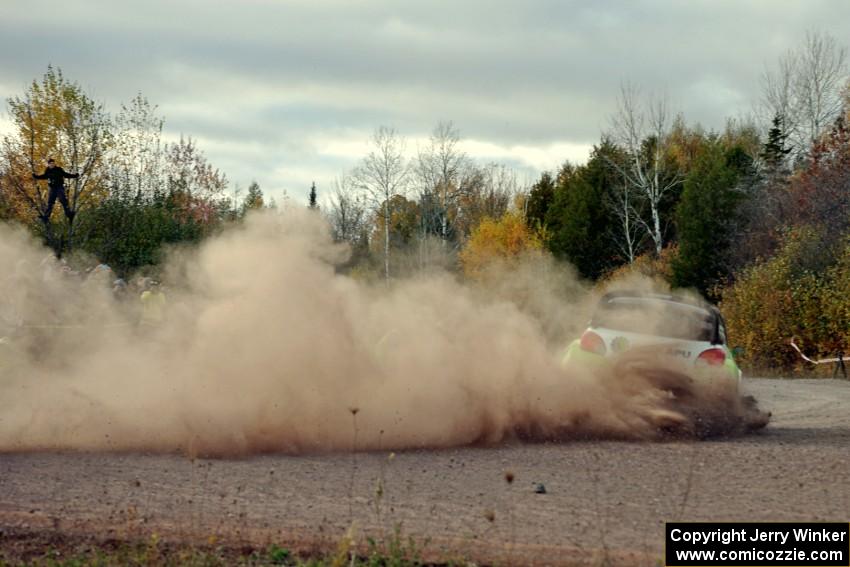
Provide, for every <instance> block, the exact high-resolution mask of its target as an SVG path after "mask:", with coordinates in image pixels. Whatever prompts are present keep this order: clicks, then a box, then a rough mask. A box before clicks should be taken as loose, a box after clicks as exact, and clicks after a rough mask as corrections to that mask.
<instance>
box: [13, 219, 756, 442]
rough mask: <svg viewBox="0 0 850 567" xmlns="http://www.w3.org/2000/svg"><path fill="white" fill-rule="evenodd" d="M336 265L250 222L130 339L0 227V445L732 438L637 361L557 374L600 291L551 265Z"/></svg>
mask: <svg viewBox="0 0 850 567" xmlns="http://www.w3.org/2000/svg"><path fill="white" fill-rule="evenodd" d="M346 253H347V251H346V249H345V248H344V247H340V246H339V245H336V244H334V243H333V242H332V241H331V239H330V236H329V233H328V230H327V227H326V225H325V224H324V223H323V222H322V221H321V219H320V218H319V217H318V216H317V215H314V214H311V213H310V212H309V211H308V212H300V211H287V212H285V213H283V214H282V215H277V214H265V215H256V216H254V217H252V218H249V219H248V221H247V222H246V224H245V225H244V226H241V227H239V228H235V229H231V230H229V231H226V232H225V233H224V234H222V235H220V236H217V237H215V238H212V239H210V240H209V241H207V242H206V243H204V244H203V245H202V246H201V247H199V248H197V249H195V250H182V251H175V252H174V253H173V254H172V255H171V257H170V260H169V261H168V262H167V264H166V265H165V267H164V268H163V270H164V271H163V275H162V279H163V282H164V283H165V284H166V285H167V286H168V287H167V289H166V290H165V291H166V294H167V297H168V303H167V310H166V311H167V318H166V320H165V321H164V322H163V323H162V324H161V325H159V326H158V327H154V328H151V329H144V328H140V327H139V326H138V325H137V324H136V322H137V320H138V312H137V311H136V309H137V303H138V299H137V295H132V294H131V295H130V296H128V297H127V298H125V299H124V300H121V299H116V297H114V296H113V292H112V290H111V289H110V285H109V282H108V281H102V279H99V276H98V275H97V274H93V275H91V276H89V277H88V278H85V279H83V278H80V277H74V276H69V275H66V274H63V272H62V268H61V267H60V266H58V265H56V262H55V260H53V259H52V258H51V257H50V256H49V254H48V253H47V252H46V250H45V249H44V248H41V247H39V246H37V245H36V244H35V243H33V242H32V240H31V239H30V238H29V237H28V236H27V235H26V234H25V233H24V232H22V231H16V230H14V229H12V228H9V227H6V226H0V337H5V338H3V339H2V340H1V341H0V451H5V452H10V451H33V450H96V451H104V450H115V451H157V452H175V451H176V452H183V453H186V454H188V455H205V456H238V455H246V454H251V453H256V452H284V453H301V452H323V451H349V450H358V451H359V450H391V449H392V450H399V449H407V448H418V447H428V448H439V447H450V446H458V445H467V444H476V443H477V444H490V443H499V442H503V441H506V440H511V439H533V440H567V439H583V438H613V439H634V440H643V439H657V438H661V437H665V436H667V435H670V434H675V435H686V436H700V435H704V434H711V433H718V432H720V433H729V432H734V431H738V430H741V429H742V428H744V427H746V423H745V422H746V419H744V416H745V415H746V414H747V410H748V408H747V407H746V406H747V404H746V402H745V401H741V400H737V399H735V400H731V402H730V400H729V399H721V398H723V396H724V395H721V394H717V393H713V392H703V391H700V387H698V386H697V385H695V384H694V381H692V380H690V379H689V378H688V377H687V376H686V375H684V374H682V373H681V372H678V371H676V370H675V369H669V368H664V367H663V364H661V363H659V362H658V361H657V360H656V359H655V358H654V357H653V356H652V355H651V353H647V352H638V353H636V354H635V355H633V356H630V357H628V358H624V359H622V360H620V361H619V362H618V363H617V364H616V365H615V366H614V367H613V368H610V369H606V370H596V371H592V370H590V369H588V370H586V371H579V370H571V371H568V370H565V369H564V368H562V367H561V365H560V362H559V360H560V352H559V351H560V350H562V349H563V347H564V346H566V340H567V339H568V338H569V337H570V336H574V335H575V333H577V332H579V331H580V329H581V328H583V327H584V326H585V325H586V322H587V319H588V316H589V313H590V309H591V307H592V305H593V304H594V300H595V297H594V296H593V294H592V293H590V292H589V291H588V290H585V289H584V288H583V287H582V285H581V284H580V283H578V282H577V281H576V279H575V278H574V277H572V276H570V275H569V273H568V272H565V271H564V270H563V269H560V268H558V267H557V266H555V265H554V264H550V263H546V262H545V261H543V262H542V263H541V262H537V263H536V264H535V266H536V267H534V266H530V267H527V269H526V268H523V269H519V270H514V271H513V272H511V273H506V274H504V277H501V278H498V279H497V280H498V281H499V282H500V283H499V285H498V286H495V287H494V286H487V285H486V284H480V285H476V286H471V285H465V284H461V283H458V281H457V280H456V279H455V278H454V277H452V276H450V275H448V274H428V275H425V276H421V277H414V278H408V279H404V280H398V281H395V282H394V283H393V285H392V286H390V287H389V288H387V287H386V286H384V285H383V283H381V284H374V283H373V284H366V283H362V282H359V281H357V280H355V279H352V278H350V277H347V276H343V275H339V274H337V273H336V272H335V269H334V265H335V264H337V263H339V262H341V261H342V260H343V259H344V258H345V255H346ZM65 270H66V271H67V268H65ZM104 278H105V276H104ZM675 389H678V390H680V391H681V392H682V396H681V399H683V400H686V403H685V404H684V405H683V404H677V405H675V406H674V405H672V403H671V396H670V393H669V392H670V391H671V390H675Z"/></svg>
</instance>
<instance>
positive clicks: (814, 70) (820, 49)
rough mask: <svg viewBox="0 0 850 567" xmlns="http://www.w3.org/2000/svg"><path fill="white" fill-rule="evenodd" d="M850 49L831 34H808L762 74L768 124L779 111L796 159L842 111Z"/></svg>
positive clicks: (763, 101)
mask: <svg viewBox="0 0 850 567" xmlns="http://www.w3.org/2000/svg"><path fill="white" fill-rule="evenodd" d="M847 71H848V68H847V49H846V48H845V47H844V46H841V45H839V44H838V42H837V41H836V40H835V38H834V37H832V36H830V35H829V34H827V33H820V32H814V31H810V32H808V33H806V38H805V41H804V42H803V45H802V46H800V47H799V48H798V49H796V50H789V51H788V52H787V53H786V54H785V55H784V56H783V57H782V58H780V60H779V61H778V62H777V64H776V66H775V68H773V69H768V70H766V71H765V73H764V75H763V77H762V111H763V114H764V117H763V118H764V122H765V124H769V121H770V120H773V119H774V117H776V116H780V117H781V118H782V120H783V121H784V124H785V128H786V129H787V131H788V134H789V141H790V143H791V146H792V149H793V150H794V152H793V154H794V157H796V158H803V157H807V156H808V155H809V152H810V150H811V148H812V146H813V145H814V144H815V143H816V142H817V140H818V139H819V138H820V137H821V135H822V134H824V132H826V131H827V130H828V129H829V128H830V127H831V126H832V124H833V123H834V122H835V119H836V118H838V116H840V114H841V109H842V96H841V90H842V87H843V86H844V84H845V82H846V80H847Z"/></svg>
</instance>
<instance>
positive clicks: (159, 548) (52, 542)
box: [0, 528, 423, 567]
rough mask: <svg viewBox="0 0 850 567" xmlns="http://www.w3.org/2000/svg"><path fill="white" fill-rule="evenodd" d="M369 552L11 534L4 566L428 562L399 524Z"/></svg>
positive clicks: (328, 566)
mask: <svg viewBox="0 0 850 567" xmlns="http://www.w3.org/2000/svg"><path fill="white" fill-rule="evenodd" d="M366 541H367V547H366V548H365V551H362V550H361V551H358V550H357V549H355V544H354V538H353V537H352V536H351V535H350V534H349V535H346V537H344V538H342V539H341V540H340V541H339V543H338V545H337V547H336V549H335V550H334V551H333V552H331V553H326V554H320V555H311V556H299V555H297V554H296V553H294V552H292V551H290V550H289V549H287V548H285V547H281V546H278V545H276V544H272V545H270V546H268V547H266V548H261V549H258V548H253V547H249V546H243V547H228V546H215V545H209V546H203V547H202V546H193V545H188V544H171V543H164V542H161V541H160V540H159V538H157V537H156V536H152V537H151V538H150V539H148V540H145V541H115V540H109V541H92V540H77V541H73V540H71V539H62V538H58V537H55V536H54V537H50V538H49V539H48V540H47V541H45V540H44V539H43V538H39V537H38V536H33V537H32V538H31V539H27V537H26V536H24V537H23V538H18V539H14V538H7V539H6V540H5V542H6V543H5V544H4V545H3V546H0V567H22V566H27V567H119V566H131V567H141V566H155V567H171V566H175V567H176V566H189V567H219V566H221V567H225V566H232V565H234V566H243V567H265V566H275V565H285V566H291V567H412V566H416V565H423V562H422V559H421V555H420V550H419V548H418V546H417V544H416V542H415V541H414V540H413V538H405V537H404V536H403V535H402V533H401V530H400V529H398V528H396V530H395V531H394V533H393V535H392V536H390V537H389V538H387V539H386V540H385V541H376V540H374V539H372V538H367V540H366Z"/></svg>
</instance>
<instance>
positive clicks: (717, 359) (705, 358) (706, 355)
mask: <svg viewBox="0 0 850 567" xmlns="http://www.w3.org/2000/svg"><path fill="white" fill-rule="evenodd" d="M697 362H702V363H704V364H708V365H709V366H719V365H721V364H723V363H724V362H726V351H724V350H723V349H722V348H710V349H708V350H706V351H703V352H702V354H700V355H699V356H698V357H697Z"/></svg>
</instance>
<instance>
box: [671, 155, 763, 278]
mask: <svg viewBox="0 0 850 567" xmlns="http://www.w3.org/2000/svg"><path fill="white" fill-rule="evenodd" d="M743 155H745V154H744V152H742V151H741V150H740V149H739V148H731V149H729V150H724V148H723V146H722V145H721V144H720V143H719V142H717V141H716V140H711V141H709V142H707V143H706V146H705V148H704V150H703V151H702V152H701V153H700V155H699V156H698V157H697V159H696V160H695V163H694V166H693V168H692V169H691V171H690V172H689V173H688V176H687V177H686V178H685V183H684V190H683V191H682V198H681V201H679V205H678V207H677V208H676V226H677V232H678V235H679V254H678V256H677V257H676V258H675V259H674V261H673V266H672V267H673V282H672V283H673V285H674V286H676V287H694V288H696V289H698V290H699V291H700V292H701V293H703V294H710V292H711V288H712V286H713V285H714V284H715V283H718V282H719V281H722V279H723V278H725V277H727V276H728V275H729V269H730V266H729V261H728V258H727V252H728V250H729V247H730V245H731V236H732V228H733V227H734V226H735V221H736V215H737V208H738V205H739V204H740V202H741V200H742V198H743V193H742V192H741V191H739V190H738V183H739V181H741V180H743V179H745V176H746V174H747V171H748V169H751V166H748V165H747V163H746V162H745V161H746V160H744V159H743V158H742V156H743Z"/></svg>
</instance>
